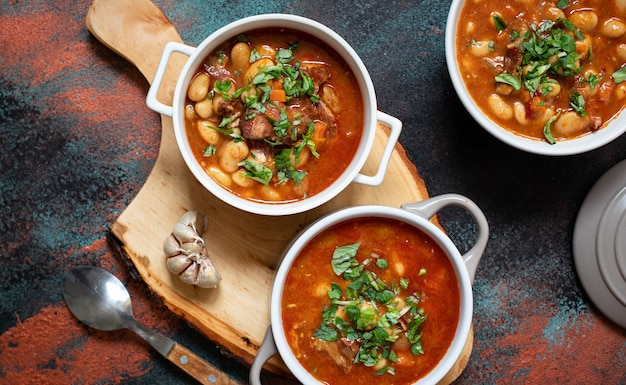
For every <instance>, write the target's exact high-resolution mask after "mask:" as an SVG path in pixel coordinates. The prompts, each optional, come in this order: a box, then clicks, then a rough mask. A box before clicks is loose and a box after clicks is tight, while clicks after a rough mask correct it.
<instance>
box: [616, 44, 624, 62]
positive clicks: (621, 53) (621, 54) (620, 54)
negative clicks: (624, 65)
mask: <svg viewBox="0 0 626 385" xmlns="http://www.w3.org/2000/svg"><path fill="white" fill-rule="evenodd" d="M616 49H617V56H618V57H619V58H620V59H622V61H626V44H625V43H622V44H620V45H618V46H617V48H616Z"/></svg>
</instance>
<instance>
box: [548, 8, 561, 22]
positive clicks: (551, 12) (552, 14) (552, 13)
mask: <svg viewBox="0 0 626 385" xmlns="http://www.w3.org/2000/svg"><path fill="white" fill-rule="evenodd" d="M546 14H547V15H548V17H549V18H550V20H552V21H555V20H556V19H565V13H564V12H563V10H562V9H560V8H557V7H550V8H548V9H547V11H546Z"/></svg>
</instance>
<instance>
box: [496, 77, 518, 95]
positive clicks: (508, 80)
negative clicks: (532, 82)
mask: <svg viewBox="0 0 626 385" xmlns="http://www.w3.org/2000/svg"><path fill="white" fill-rule="evenodd" d="M496 81H497V82H499V83H505V84H508V85H510V86H511V87H513V89H514V90H515V91H519V90H521V89H522V80H521V79H520V78H519V77H517V76H514V75H511V74H507V73H503V74H500V75H497V76H496Z"/></svg>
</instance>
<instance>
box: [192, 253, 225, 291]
mask: <svg viewBox="0 0 626 385" xmlns="http://www.w3.org/2000/svg"><path fill="white" fill-rule="evenodd" d="M197 269H198V276H197V277H196V285H198V286H200V287H204V288H216V287H217V285H218V284H219V283H220V281H221V280H222V277H221V276H220V274H219V273H218V272H217V269H216V268H215V266H213V263H211V261H210V260H209V259H204V260H202V261H200V262H199V263H198V266H197Z"/></svg>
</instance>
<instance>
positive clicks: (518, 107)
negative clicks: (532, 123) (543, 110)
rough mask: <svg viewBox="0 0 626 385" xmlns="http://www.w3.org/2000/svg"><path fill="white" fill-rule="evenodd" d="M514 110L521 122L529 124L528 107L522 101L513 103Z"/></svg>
mask: <svg viewBox="0 0 626 385" xmlns="http://www.w3.org/2000/svg"><path fill="white" fill-rule="evenodd" d="M513 112H514V114H515V119H517V121H518V123H519V124H522V125H526V124H528V118H526V107H525V106H524V105H523V104H522V103H520V102H515V103H513Z"/></svg>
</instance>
